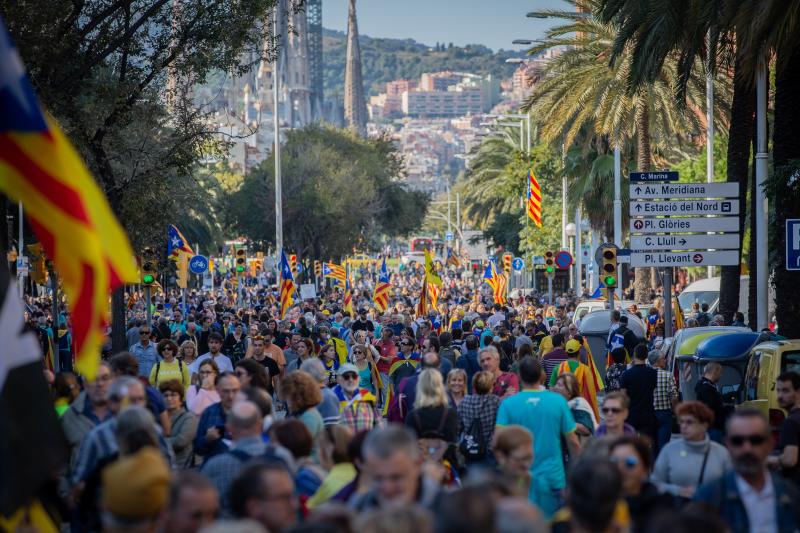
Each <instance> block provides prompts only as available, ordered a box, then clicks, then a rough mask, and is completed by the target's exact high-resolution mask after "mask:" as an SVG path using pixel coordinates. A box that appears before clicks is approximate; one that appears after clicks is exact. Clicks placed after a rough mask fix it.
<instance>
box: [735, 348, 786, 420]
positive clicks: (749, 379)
mask: <svg viewBox="0 0 800 533" xmlns="http://www.w3.org/2000/svg"><path fill="white" fill-rule="evenodd" d="M788 370H793V371H796V372H800V339H793V340H772V341H768V342H762V343H760V344H757V345H756V346H754V347H753V349H752V350H751V351H750V359H749V362H748V364H747V371H746V373H745V376H744V386H743V390H742V395H743V397H742V400H743V401H742V403H741V404H740V407H742V408H744V407H752V408H755V409H758V410H760V411H761V412H763V413H764V414H765V415H767V416H768V417H769V422H770V426H772V428H773V429H777V428H779V427H780V425H781V422H783V420H784V418H785V417H786V413H784V411H783V409H781V407H780V405H778V398H777V395H776V393H775V382H776V380H777V378H778V376H779V375H781V374H782V373H783V372H786V371H788Z"/></svg>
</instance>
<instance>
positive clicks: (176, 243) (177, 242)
mask: <svg viewBox="0 0 800 533" xmlns="http://www.w3.org/2000/svg"><path fill="white" fill-rule="evenodd" d="M184 255H188V256H192V255H194V251H193V250H192V247H191V246H189V239H187V238H186V237H184V236H183V233H181V230H179V229H178V228H177V227H176V226H175V225H174V224H170V225H169V229H168V230H167V257H169V258H170V259H172V260H173V261H179V260H180V258H181V256H184Z"/></svg>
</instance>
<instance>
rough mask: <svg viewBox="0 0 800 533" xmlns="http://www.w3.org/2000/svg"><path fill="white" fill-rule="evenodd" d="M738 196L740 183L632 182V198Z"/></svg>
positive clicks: (659, 198)
mask: <svg viewBox="0 0 800 533" xmlns="http://www.w3.org/2000/svg"><path fill="white" fill-rule="evenodd" d="M738 197H739V184H738V183H631V200H662V199H670V198H738Z"/></svg>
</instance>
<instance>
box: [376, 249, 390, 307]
mask: <svg viewBox="0 0 800 533" xmlns="http://www.w3.org/2000/svg"><path fill="white" fill-rule="evenodd" d="M391 289H392V285H391V282H390V281H389V270H388V269H387V268H386V258H385V257H384V258H383V262H382V263H381V271H380V274H378V283H376V284H375V291H374V292H373V293H372V301H373V302H375V307H377V308H378V310H379V311H380V312H381V313H385V312H386V310H387V309H388V308H389V292H390V291H391Z"/></svg>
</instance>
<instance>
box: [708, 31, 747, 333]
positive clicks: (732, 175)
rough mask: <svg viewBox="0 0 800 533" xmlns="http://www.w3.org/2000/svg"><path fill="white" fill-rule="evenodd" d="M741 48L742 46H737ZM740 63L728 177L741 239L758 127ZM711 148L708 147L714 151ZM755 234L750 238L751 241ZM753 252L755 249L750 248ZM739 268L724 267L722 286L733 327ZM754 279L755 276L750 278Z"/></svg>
mask: <svg viewBox="0 0 800 533" xmlns="http://www.w3.org/2000/svg"><path fill="white" fill-rule="evenodd" d="M737 45H741V43H737ZM740 63H741V61H740V60H737V61H736V65H735V67H734V68H735V70H734V75H733V101H732V102H731V125H730V129H729V132H728V175H727V181H729V182H733V183H738V184H739V198H740V199H741V200H740V205H741V206H742V209H741V210H740V212H739V235H741V236H742V238H744V225H745V220H746V215H747V209H745V206H746V205H747V201H746V199H747V173H748V170H749V163H750V144H751V140H752V138H753V127H754V125H755V117H754V115H753V113H754V112H755V84H754V83H752V82H749V81H750V80H747V79H745V78H744V76H742V75H741V64H740ZM711 148H712V147H709V149H711ZM754 235H755V233H751V234H750V239H751V241H752V239H753V237H754ZM742 244H743V240H741V239H740V241H739V263H741V260H742ZM750 248H751V250H752V249H753V248H754V247H753V246H751V247H750ZM740 275H741V266H740V264H736V265H730V266H723V267H722V268H721V277H720V284H719V288H720V291H719V312H720V313H721V314H722V315H723V316H724V317H725V320H726V321H727V322H728V323H730V322H731V320H732V319H733V314H734V313H735V312H736V311H738V310H739V288H740V283H739V276H740ZM750 275H751V276H752V275H753V274H752V273H751V274H750Z"/></svg>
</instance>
